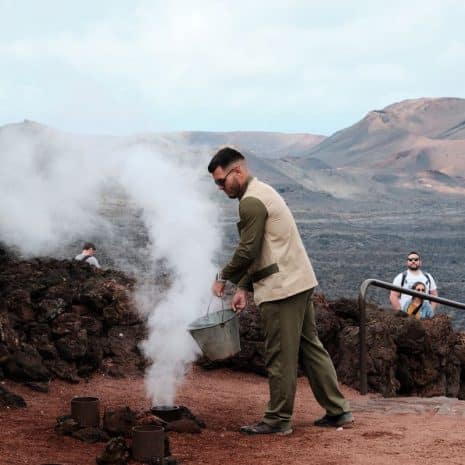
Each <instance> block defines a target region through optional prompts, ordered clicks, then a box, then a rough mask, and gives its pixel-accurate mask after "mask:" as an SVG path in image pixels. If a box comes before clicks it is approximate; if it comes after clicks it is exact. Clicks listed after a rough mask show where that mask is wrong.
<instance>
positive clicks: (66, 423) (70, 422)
mask: <svg viewBox="0 0 465 465" xmlns="http://www.w3.org/2000/svg"><path fill="white" fill-rule="evenodd" d="M79 428H80V427H79V423H78V422H77V421H76V420H75V419H74V418H72V417H71V415H61V416H59V417H58V418H57V423H56V425H55V432H56V433H57V434H61V435H62V436H71V434H73V433H75V432H76V431H78V430H79Z"/></svg>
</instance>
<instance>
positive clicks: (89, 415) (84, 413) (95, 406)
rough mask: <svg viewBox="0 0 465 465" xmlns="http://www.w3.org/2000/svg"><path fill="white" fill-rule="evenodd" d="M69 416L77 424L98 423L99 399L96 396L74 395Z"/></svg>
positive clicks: (84, 425)
mask: <svg viewBox="0 0 465 465" xmlns="http://www.w3.org/2000/svg"><path fill="white" fill-rule="evenodd" d="M71 416H72V418H73V419H74V420H76V421H77V423H78V424H79V426H81V427H83V428H85V427H88V426H94V427H98V426H99V425H100V400H99V399H98V397H74V398H73V399H72V400H71Z"/></svg>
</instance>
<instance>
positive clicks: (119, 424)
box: [103, 407, 136, 437]
mask: <svg viewBox="0 0 465 465" xmlns="http://www.w3.org/2000/svg"><path fill="white" fill-rule="evenodd" d="M135 424H136V413H135V412H133V411H132V410H131V409H130V408H129V407H123V408H119V409H116V410H110V409H105V412H104V414H103V429H104V430H105V431H106V432H107V433H108V434H110V436H124V437H128V436H130V434H131V428H132V427H133V426H134V425H135Z"/></svg>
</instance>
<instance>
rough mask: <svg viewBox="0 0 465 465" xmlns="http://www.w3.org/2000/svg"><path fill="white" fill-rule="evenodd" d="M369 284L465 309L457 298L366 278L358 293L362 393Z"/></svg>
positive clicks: (363, 388)
mask: <svg viewBox="0 0 465 465" xmlns="http://www.w3.org/2000/svg"><path fill="white" fill-rule="evenodd" d="M369 286H375V287H381V288H383V289H387V290H391V291H398V292H400V293H401V294H408V295H411V296H416V297H422V298H424V299H426V300H430V301H432V302H437V303H439V304H443V305H446V306H448V307H454V308H458V309H460V310H465V304H464V303H461V302H456V301H455V300H449V299H444V298H443V297H437V296H435V295H431V294H425V293H423V292H418V291H414V290H412V289H405V288H403V287H400V286H394V284H391V283H388V282H385V281H380V280H378V279H366V280H365V281H363V283H362V284H361V286H360V293H359V295H358V308H359V344H360V394H363V395H365V394H366V393H367V392H368V382H367V347H366V294H367V292H368V287H369Z"/></svg>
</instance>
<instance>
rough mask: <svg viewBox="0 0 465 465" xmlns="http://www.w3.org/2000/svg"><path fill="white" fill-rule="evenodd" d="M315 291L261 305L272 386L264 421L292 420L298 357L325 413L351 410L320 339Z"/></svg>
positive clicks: (269, 378) (274, 424)
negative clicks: (315, 310)
mask: <svg viewBox="0 0 465 465" xmlns="http://www.w3.org/2000/svg"><path fill="white" fill-rule="evenodd" d="M312 294H313V289H309V290H308V291H305V292H302V293H300V294H297V295H294V296H291V297H288V298H286V299H283V300H277V301H273V302H263V303H262V304H260V306H259V309H260V315H261V318H262V324H263V329H264V333H265V366H266V369H267V371H268V381H269V387H270V401H269V402H268V407H267V409H266V411H265V415H264V417H263V421H264V422H265V423H267V424H269V425H273V426H276V425H280V426H284V425H286V424H289V423H290V422H291V417H292V410H293V407H294V398H295V391H296V384H297V368H298V361H299V360H300V362H301V367H302V369H303V371H304V373H305V376H306V377H307V378H308V381H309V383H310V386H311V388H312V391H313V395H314V396H315V399H316V400H317V402H318V403H319V404H320V405H321V407H323V408H324V409H325V410H326V413H327V414H328V415H340V414H341V413H344V412H348V411H350V407H349V405H348V403H347V401H346V400H345V399H344V397H343V395H342V394H341V392H340V390H339V387H338V382H337V375H336V370H335V369H334V365H333V362H332V360H331V358H330V357H329V355H328V352H327V351H326V349H325V348H324V347H323V345H322V344H321V342H320V340H319V339H318V333H317V328H316V324H315V312H314V308H313V301H312Z"/></svg>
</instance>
